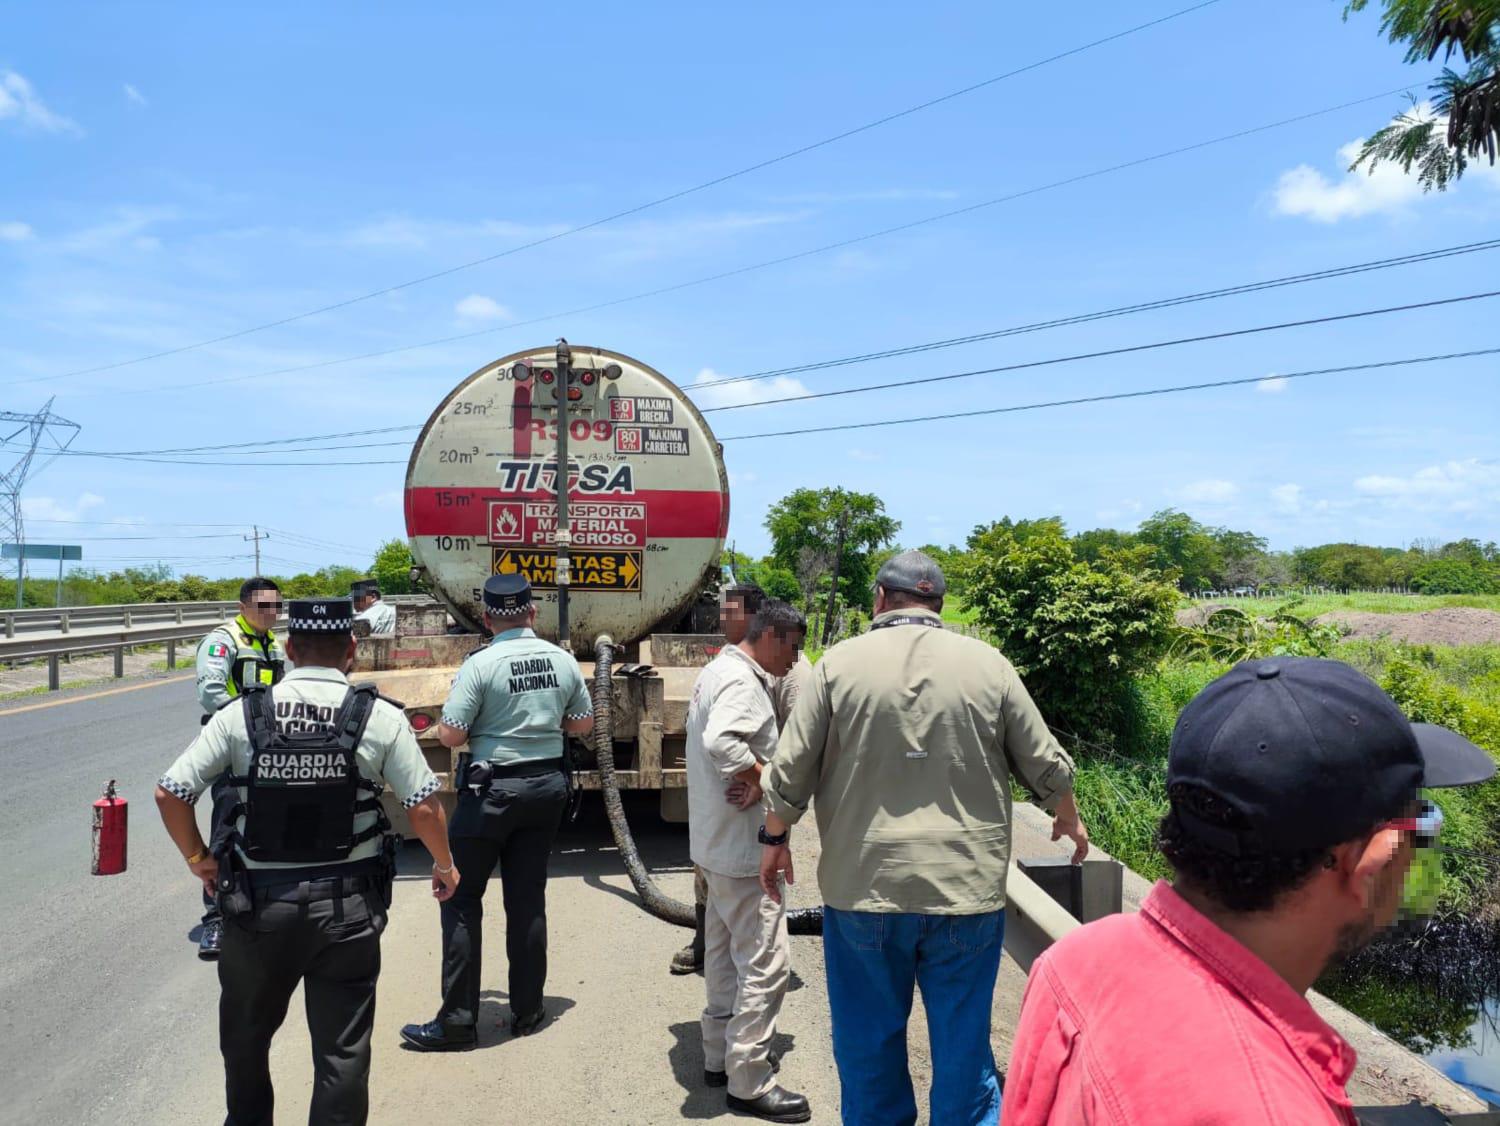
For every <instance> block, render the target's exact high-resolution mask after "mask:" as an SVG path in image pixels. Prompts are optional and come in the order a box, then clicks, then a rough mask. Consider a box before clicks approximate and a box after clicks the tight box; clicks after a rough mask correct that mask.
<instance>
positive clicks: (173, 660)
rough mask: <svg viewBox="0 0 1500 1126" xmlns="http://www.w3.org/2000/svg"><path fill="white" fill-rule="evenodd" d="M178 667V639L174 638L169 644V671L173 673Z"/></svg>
mask: <svg viewBox="0 0 1500 1126" xmlns="http://www.w3.org/2000/svg"><path fill="white" fill-rule="evenodd" d="M176 667H177V639H176V638H173V639H171V640H169V641H168V642H167V671H168V672H171V671H172V670H173V669H175V668H176Z"/></svg>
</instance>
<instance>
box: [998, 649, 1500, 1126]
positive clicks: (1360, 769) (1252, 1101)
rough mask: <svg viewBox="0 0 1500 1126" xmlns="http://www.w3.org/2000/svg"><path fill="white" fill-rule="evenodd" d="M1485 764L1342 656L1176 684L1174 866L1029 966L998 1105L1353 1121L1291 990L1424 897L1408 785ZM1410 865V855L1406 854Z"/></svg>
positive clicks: (1107, 1116)
mask: <svg viewBox="0 0 1500 1126" xmlns="http://www.w3.org/2000/svg"><path fill="white" fill-rule="evenodd" d="M1494 773H1495V763H1494V761H1493V760H1492V759H1491V758H1490V757H1489V755H1487V754H1486V753H1485V752H1484V751H1482V750H1481V749H1480V748H1478V747H1476V746H1474V745H1473V744H1472V743H1470V742H1469V741H1468V740H1466V739H1464V738H1462V737H1461V736H1459V735H1457V734H1455V733H1453V732H1451V731H1447V730H1444V729H1443V728H1440V727H1433V726H1431V725H1428V724H1420V723H1419V724H1412V723H1409V722H1407V720H1406V717H1405V716H1403V715H1402V714H1401V711H1400V709H1399V708H1397V707H1396V704H1395V703H1394V701H1392V700H1391V699H1390V697H1388V696H1387V695H1386V694H1385V693H1384V692H1382V691H1381V690H1380V689H1379V688H1378V687H1377V686H1376V685H1375V684H1374V683H1373V682H1371V681H1370V680H1369V679H1368V678H1366V677H1364V676H1363V675H1361V674H1360V673H1358V672H1356V671H1355V670H1354V669H1352V668H1350V667H1349V666H1348V665H1345V664H1342V663H1340V662H1338V661H1327V660H1316V659H1311V658H1275V659H1271V660H1262V661H1249V662H1246V663H1245V664H1242V665H1239V666H1237V667H1235V668H1234V669H1232V670H1231V671H1230V672H1229V673H1227V674H1225V675H1224V676H1222V677H1220V678H1219V679H1218V680H1216V681H1214V682H1213V683H1212V684H1210V685H1209V686H1208V687H1207V688H1205V689H1204V690H1203V691H1202V692H1201V693H1199V695H1198V696H1197V697H1196V698H1195V699H1194V700H1193V701H1192V702H1191V703H1190V704H1188V706H1187V708H1186V709H1184V711H1183V713H1182V716H1181V717H1180V718H1179V720H1178V722H1177V729H1176V731H1175V732H1174V733H1173V735H1172V749H1171V755H1170V759H1169V762H1168V766H1167V792H1168V796H1169V798H1170V801H1171V809H1170V811H1169V812H1168V814H1167V816H1166V817H1165V818H1164V819H1163V821H1162V824H1161V829H1160V832H1159V836H1158V841H1159V844H1160V845H1161V849H1162V852H1163V854H1164V855H1165V856H1166V858H1167V860H1168V862H1169V863H1170V864H1171V865H1172V868H1173V870H1174V871H1175V873H1176V878H1175V879H1174V880H1173V882H1172V883H1170V884H1168V883H1166V882H1161V883H1158V884H1157V885H1156V887H1155V888H1153V889H1152V891H1151V893H1150V894H1149V895H1148V896H1147V897H1146V899H1145V900H1144V901H1143V902H1142V904H1141V910H1140V912H1139V914H1133V915H1116V916H1113V917H1111V918H1109V919H1103V920H1100V921H1099V922H1096V923H1091V924H1089V925H1088V926H1086V927H1081V928H1079V929H1078V930H1076V931H1074V932H1073V933H1072V934H1070V935H1068V936H1067V937H1066V938H1064V939H1063V940H1062V941H1061V942H1059V943H1057V944H1056V945H1055V946H1053V947H1052V948H1051V949H1050V950H1049V951H1048V952H1047V953H1046V954H1044V955H1043V956H1042V957H1041V958H1039V959H1038V960H1037V962H1036V964H1035V965H1034V966H1033V967H1032V970H1031V980H1030V982H1029V983H1028V985H1027V989H1026V998H1025V1001H1024V1002H1023V1004H1022V1008H1021V1019H1020V1024H1019V1027H1018V1028H1017V1030H1016V1039H1015V1044H1014V1047H1013V1048H1012V1051H1011V1063H1010V1070H1009V1072H1008V1073H1007V1075H1006V1082H1005V1103H1004V1108H1003V1111H1002V1115H1003V1117H1002V1122H1003V1123H1004V1124H1005V1126H1046V1124H1051V1126H1097V1124H1101V1123H1107V1124H1110V1126H1125V1124H1130V1126H1136V1124H1141V1126H1175V1124H1182V1126H1187V1124H1189V1123H1191V1124H1192V1126H1214V1124H1225V1126H1227V1124H1230V1123H1233V1124H1235V1126H1243V1124H1247V1123H1255V1124H1260V1123H1264V1124H1266V1126H1272V1124H1275V1126H1284V1124H1287V1123H1295V1124H1297V1126H1320V1124H1323V1123H1339V1124H1348V1126H1353V1124H1354V1121H1355V1119H1354V1114H1353V1111H1352V1110H1351V1108H1350V1103H1349V1097H1348V1094H1347V1093H1346V1091H1345V1084H1346V1083H1347V1082H1348V1080H1349V1076H1350V1075H1351V1074H1352V1073H1353V1071H1354V1064H1355V1057H1354V1050H1353V1049H1352V1048H1350V1047H1349V1045H1348V1044H1347V1043H1345V1042H1344V1040H1343V1039H1342V1038H1341V1037H1340V1036H1339V1035H1338V1034H1337V1033H1336V1032H1334V1031H1333V1029H1331V1028H1330V1027H1328V1025H1327V1024H1325V1023H1324V1022H1323V1020H1322V1019H1321V1018H1320V1017H1319V1016H1318V1015H1317V1013H1316V1012H1315V1011H1314V1010H1313V1008H1312V1005H1311V1004H1309V1002H1308V1000H1307V997H1306V993H1307V991H1308V989H1310V988H1311V987H1312V984H1313V982H1314V980H1316V979H1317V977H1318V975H1319V974H1320V973H1322V971H1323V970H1324V969H1325V968H1326V967H1327V966H1328V965H1329V964H1330V963H1331V962H1333V961H1335V960H1337V959H1339V958H1341V957H1346V956H1347V955H1349V954H1351V953H1353V952H1354V951H1355V950H1357V949H1359V948H1360V947H1361V946H1363V945H1364V944H1365V943H1367V942H1369V941H1370V939H1371V938H1373V937H1374V936H1375V934H1376V933H1377V932H1378V931H1379V930H1380V929H1381V928H1382V927H1385V926H1388V925H1389V924H1390V923H1391V922H1392V920H1393V919H1394V918H1395V916H1396V913H1397V910H1398V908H1399V907H1400V906H1401V903H1402V899H1403V894H1404V893H1405V894H1407V895H1410V896H1412V897H1413V898H1420V894H1419V893H1420V892H1422V891H1424V890H1425V889H1421V888H1418V887H1417V886H1415V885H1416V881H1413V880H1409V879H1408V874H1409V873H1410V875H1411V876H1416V875H1418V874H1419V872H1420V871H1422V869H1417V870H1413V869H1412V859H1413V854H1414V853H1413V850H1414V849H1416V848H1426V847H1431V846H1432V845H1433V844H1435V843H1436V836H1437V830H1438V828H1439V827H1440V825H1441V822H1442V815H1441V813H1440V812H1438V810H1437V807H1436V806H1435V805H1433V804H1431V803H1429V802H1424V801H1422V800H1421V799H1419V797H1418V791H1419V790H1420V789H1422V788H1424V787H1435V786H1462V785H1472V784H1474V783H1477V782H1482V781H1484V780H1486V779H1488V778H1490V777H1492V776H1493V775H1494ZM1424 868H1425V866H1424Z"/></svg>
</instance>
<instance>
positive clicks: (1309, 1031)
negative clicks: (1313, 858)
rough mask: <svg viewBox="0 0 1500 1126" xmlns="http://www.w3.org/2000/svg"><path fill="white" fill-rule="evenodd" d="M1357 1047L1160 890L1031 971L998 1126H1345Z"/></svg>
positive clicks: (1073, 937) (1056, 949) (1066, 943)
mask: <svg viewBox="0 0 1500 1126" xmlns="http://www.w3.org/2000/svg"><path fill="white" fill-rule="evenodd" d="M1354 1062H1355V1057H1354V1049H1353V1048H1351V1047H1350V1046H1349V1045H1348V1044H1347V1043H1346V1042H1345V1041H1344V1039H1343V1038H1342V1037H1341V1036H1339V1034H1338V1033H1336V1032H1334V1030H1333V1029H1331V1028H1329V1027H1328V1025H1327V1024H1325V1023H1324V1022H1323V1020H1322V1019H1321V1018H1320V1017H1319V1016H1318V1014H1317V1013H1316V1012H1315V1011H1314V1010H1313V1007H1312V1005H1310V1004H1309V1003H1308V1001H1307V998H1306V997H1304V996H1303V995H1302V994H1300V993H1298V992H1297V991H1296V990H1295V989H1293V988H1292V987H1291V986H1290V985H1288V984H1287V983H1286V981H1285V980H1284V979H1282V978H1281V977H1280V976H1278V975H1277V973H1276V972H1275V971H1274V970H1272V969H1271V967H1270V966H1268V965H1266V964H1265V963H1264V962H1262V961H1261V960H1260V959H1259V958H1257V957H1256V956H1255V955H1254V954H1252V953H1250V951H1249V950H1247V949H1245V947H1243V946H1241V945H1240V944H1239V943H1238V942H1236V941H1235V940H1234V939H1232V938H1230V937H1229V935H1227V934H1225V933H1224V932H1223V931H1221V930H1220V929H1219V928H1218V927H1216V926H1215V925H1214V924H1213V923H1211V922H1210V921H1209V920H1208V919H1207V918H1205V917H1204V916H1203V915H1201V914H1199V913H1198V912H1197V911H1196V910H1194V909H1193V908H1192V907H1191V906H1189V905H1188V903H1187V901H1186V900H1185V899H1183V898H1182V897H1181V896H1180V895H1178V894H1177V893H1176V892H1175V891H1173V890H1172V888H1171V887H1170V886H1169V885H1167V884H1166V883H1158V884H1157V885H1156V886H1155V887H1154V888H1152V889H1151V893H1150V894H1149V895H1148V896H1147V897H1146V899H1145V900H1144V902H1142V903H1141V909H1140V912H1139V913H1138V914H1133V915H1114V916H1111V917H1110V918H1108V919H1101V920H1099V921H1098V922H1096V923H1090V924H1089V925H1088V926H1086V927H1080V928H1079V929H1078V930H1076V931H1074V932H1073V933H1072V934H1070V935H1068V936H1067V937H1066V938H1064V939H1063V940H1062V941H1061V942H1059V943H1057V944H1056V945H1055V946H1053V947H1052V948H1051V949H1050V950H1048V951H1047V952H1046V953H1045V954H1043V955H1042V956H1041V957H1040V958H1039V959H1037V962H1036V964H1035V965H1034V966H1033V967H1032V969H1031V980H1030V981H1029V982H1028V983H1027V986H1026V999H1025V1001H1024V1002H1023V1003H1022V1006H1021V1021H1020V1026H1019V1027H1018V1028H1017V1029H1016V1040H1015V1045H1014V1047H1013V1048H1012V1050H1011V1062H1010V1070H1009V1071H1008V1072H1007V1073H1006V1077H1005V1102H1004V1110H1003V1112H1002V1116H1001V1121H1002V1122H1003V1123H1004V1126H1049V1124H1050V1126H1086V1124H1099V1123H1108V1124H1110V1126H1176V1124H1182V1126H1187V1124H1188V1123H1191V1124H1193V1126H1215V1124H1224V1126H1228V1124H1230V1123H1233V1124H1234V1126H1246V1124H1252V1123H1253V1124H1261V1123H1264V1124H1266V1126H1272V1124H1274V1126H1288V1124H1290V1123H1295V1124H1296V1126H1322V1124H1324V1123H1329V1124H1337V1126H1354V1122H1355V1118H1354V1112H1353V1111H1352V1110H1351V1109H1350V1104H1349V1096H1348V1094H1347V1093H1346V1092H1345V1090H1344V1084H1346V1083H1347V1082H1348V1081H1349V1076H1350V1075H1352V1074H1353V1073H1354Z"/></svg>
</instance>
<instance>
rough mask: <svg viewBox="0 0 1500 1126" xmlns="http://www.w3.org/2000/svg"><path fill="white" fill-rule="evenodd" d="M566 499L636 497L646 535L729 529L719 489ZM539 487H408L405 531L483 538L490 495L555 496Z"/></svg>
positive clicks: (712, 535)
mask: <svg viewBox="0 0 1500 1126" xmlns="http://www.w3.org/2000/svg"><path fill="white" fill-rule="evenodd" d="M568 498H569V500H576V501H611V500H617V501H636V502H638V503H642V504H644V505H645V506H646V535H647V536H649V537H650V538H651V539H716V538H718V537H720V536H723V535H725V534H726V533H727V532H728V530H729V497H728V495H727V494H725V493H720V492H706V491H702V490H687V489H642V490H641V491H639V492H636V493H633V494H630V495H628V496H622V495H620V494H610V495H608V496H601V495H600V494H598V493H580V492H578V491H577V490H574V491H572V492H570V493H569V494H568ZM555 499H556V498H555V497H554V495H553V494H552V493H550V492H548V491H546V490H545V489H537V490H535V491H533V492H518V493H502V492H500V490H498V489H475V488H452V489H439V488H426V487H424V488H412V489H407V490H406V534H407V535H409V536H473V537H475V538H477V539H479V540H480V541H481V542H484V541H487V540H488V532H489V502H490V501H492V500H507V501H522V500H555Z"/></svg>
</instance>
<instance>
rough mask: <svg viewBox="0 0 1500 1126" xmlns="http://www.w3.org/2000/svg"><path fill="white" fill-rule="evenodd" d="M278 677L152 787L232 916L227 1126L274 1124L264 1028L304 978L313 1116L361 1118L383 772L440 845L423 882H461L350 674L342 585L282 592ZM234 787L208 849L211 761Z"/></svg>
mask: <svg viewBox="0 0 1500 1126" xmlns="http://www.w3.org/2000/svg"><path fill="white" fill-rule="evenodd" d="M289 617H290V631H289V633H290V636H289V638H288V645H287V649H288V653H289V655H290V657H291V659H292V660H293V661H294V662H295V663H296V665H297V667H296V669H294V670H293V671H292V672H290V673H288V674H287V676H286V679H285V680H283V681H282V683H281V684H279V685H278V686H277V687H275V688H261V687H259V686H250V687H249V688H247V689H246V691H245V692H244V693H243V696H242V700H241V703H239V704H238V705H234V706H230V707H227V708H224V709H222V710H221V711H218V712H216V713H215V714H214V716H213V718H212V719H211V720H210V721H209V723H208V725H207V726H206V727H204V729H203V730H202V731H201V732H200V733H199V735H198V738H197V739H196V740H194V742H193V744H192V746H190V747H188V749H187V750H186V751H184V752H183V753H182V755H181V757H179V758H178V760H177V761H176V762H175V763H173V764H172V766H171V768H170V769H169V770H168V771H167V772H166V774H164V775H162V777H161V779H160V781H159V782H158V783H157V786H156V803H157V806H158V807H159V808H160V810H161V816H162V821H163V822H164V823H165V825H166V827H167V832H168V833H169V834H170V835H171V837H172V841H173V843H175V844H176V845H177V848H178V849H179V850H180V851H181V852H182V855H183V857H184V858H185V859H186V861H187V864H188V868H189V869H190V870H191V871H192V873H193V875H195V876H197V877H198V878H199V879H200V880H201V881H202V882H203V886H204V887H205V888H214V889H216V891H217V893H218V896H219V901H220V906H221V908H222V910H223V912H224V916H225V919H226V922H227V925H226V927H225V931H224V950H223V955H222V957H220V959H219V985H220V988H221V996H220V1000H219V1047H220V1050H221V1051H222V1053H223V1055H224V1072H225V1088H226V1095H227V1101H228V1106H229V1116H228V1119H227V1122H228V1123H229V1124H230V1126H239V1124H246V1123H256V1124H261V1123H269V1122H270V1121H271V1120H272V1109H273V1103H274V1094H273V1092H272V1089H271V1074H270V1069H269V1055H270V1048H271V1037H272V1036H273V1035H274V1034H275V1032H276V1030H277V1029H278V1028H279V1027H280V1026H281V1022H282V1020H283V1019H285V1017H286V1010H287V1003H288V1002H289V1001H290V1000H291V996H292V993H293V992H294V991H295V990H296V988H297V984H298V983H299V982H301V983H302V986H303V991H304V994H305V998H306V1003H307V1024H308V1030H309V1032H310V1033H311V1035H312V1054H313V1072H314V1082H313V1097H312V1108H311V1111H310V1114H309V1119H310V1121H312V1122H318V1123H323V1122H330V1123H331V1122H338V1123H363V1122H364V1121H365V1120H366V1117H367V1113H368V1104H369V1099H368V1081H369V1072H370V1030H371V1028H372V1026H373V1024H374V1019H375V979H376V976H377V975H378V974H379V973H380V932H381V931H382V930H383V929H384V928H385V922H386V911H387V909H388V908H389V906H390V896H391V879H392V876H393V874H394V866H395V865H394V860H395V847H394V846H395V838H393V837H391V836H390V835H388V833H387V830H388V829H389V828H390V824H389V822H388V821H387V820H386V818H385V814H384V813H383V812H382V811H381V809H380V802H379V794H380V792H381V789H382V785H385V786H389V787H390V788H391V789H392V791H393V792H394V793H395V794H396V795H397V796H399V797H400V798H401V804H402V805H403V806H404V807H405V808H406V810H407V814H408V816H409V817H410V819H411V827H412V831H413V832H414V833H415V834H416V835H417V836H418V837H419V838H420V839H421V841H422V843H423V844H425V845H426V846H427V849H428V851H429V852H431V853H432V855H433V858H434V865H433V875H432V889H433V894H434V895H435V896H436V897H437V898H438V899H439V900H444V899H447V898H448V897H450V896H451V895H452V894H453V891H454V889H455V888H456V887H457V886H458V882H459V875H458V868H457V867H456V866H455V865H454V863H453V858H452V855H451V854H450V852H449V849H448V841H447V824H446V818H445V817H444V815H443V808H442V806H441V805H440V804H439V802H438V799H437V796H436V793H437V789H438V780H437V778H435V777H434V776H433V774H432V771H430V770H429V769H428V768H427V764H426V762H425V760H424V759H423V758H422V753H421V751H420V750H418V748H417V741H416V737H415V736H414V735H413V734H412V731H411V727H410V725H409V724H408V723H407V722H406V718H405V717H404V716H403V715H402V714H401V712H400V710H399V709H397V708H396V707H394V706H392V704H391V703H390V702H389V701H386V700H382V699H380V698H379V697H377V696H376V695H375V690H374V689H373V688H371V687H369V686H363V685H362V686H360V687H359V688H351V687H350V685H349V682H348V680H346V679H345V674H346V673H347V672H348V670H349V669H350V668H352V667H353V665H354V654H355V647H354V634H353V629H354V609H353V607H352V606H351V605H350V603H349V600H348V599H347V598H309V599H296V600H293V602H292V603H291V607H290V614H289ZM226 772H227V773H228V774H229V776H230V777H229V784H230V786H231V787H233V790H234V793H235V794H236V796H237V798H238V802H237V804H236V805H235V806H234V808H233V809H232V810H231V811H230V813H229V824H230V832H229V833H228V834H227V835H226V837H225V839H224V841H223V843H222V846H221V847H219V848H218V849H217V850H216V851H215V852H210V851H209V849H208V847H207V846H205V845H204V843H203V838H202V837H201V836H200V835H199V833H198V823H197V819H196V818H195V817H194V816H193V806H192V803H193V802H194V801H195V800H197V798H198V796H199V795H200V794H201V793H202V792H203V791H204V790H206V789H207V788H208V787H209V785H210V784H211V783H212V782H213V781H214V780H215V779H217V778H219V777H220V776H221V775H223V774H225V773H226Z"/></svg>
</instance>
